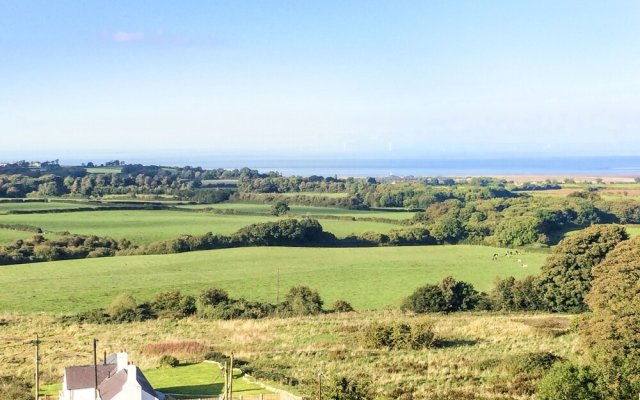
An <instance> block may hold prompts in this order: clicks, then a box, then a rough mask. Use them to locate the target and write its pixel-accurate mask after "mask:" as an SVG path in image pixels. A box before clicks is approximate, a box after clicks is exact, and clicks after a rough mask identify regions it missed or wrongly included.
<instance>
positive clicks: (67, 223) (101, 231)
mask: <svg viewBox="0 0 640 400" xmlns="http://www.w3.org/2000/svg"><path fill="white" fill-rule="evenodd" d="M277 219H278V218H277V217H273V216H268V215H258V216H254V215H230V214H229V215H224V214H214V213H206V212H190V211H174V210H127V211H125V210H112V211H85V212H75V213H51V214H21V215H0V224H27V225H34V226H38V227H41V228H42V229H44V230H45V231H52V232H64V231H68V232H71V233H76V234H83V235H97V236H110V237H113V238H116V239H121V238H126V239H129V240H131V241H132V242H133V243H136V244H143V243H149V242H152V241H156V240H165V239H174V238H177V237H179V236H180V235H187V234H188V235H203V234H205V233H207V232H213V233H219V234H224V235H228V234H231V233H234V232H236V231H237V230H238V229H240V228H242V227H245V226H247V225H250V224H253V223H261V222H268V221H275V220H277ZM321 224H322V226H323V227H324V228H325V230H327V231H329V232H332V233H333V234H335V235H336V236H338V237H344V236H347V235H349V234H351V233H356V232H366V231H374V232H388V231H390V230H392V229H395V228H399V227H400V226H398V225H395V224H389V223H383V222H372V221H351V220H330V219H324V220H322V221H321Z"/></svg>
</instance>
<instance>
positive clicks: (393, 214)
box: [179, 202, 415, 221]
mask: <svg viewBox="0 0 640 400" xmlns="http://www.w3.org/2000/svg"><path fill="white" fill-rule="evenodd" d="M289 207H290V208H291V210H290V211H289V215H296V216H298V215H300V216H305V215H314V216H319V217H321V216H331V215H334V216H340V217H354V218H385V219H393V220H398V221H401V220H405V219H411V217H413V216H414V214H415V212H406V211H401V210H400V211H364V210H348V209H345V208H336V207H316V206H297V205H291V206H289ZM179 208H187V209H207V208H211V209H214V210H236V211H238V212H242V213H252V214H269V212H270V210H271V205H270V204H264V203H233V202H226V203H218V204H193V205H184V206H179Z"/></svg>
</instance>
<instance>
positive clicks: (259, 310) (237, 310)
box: [198, 299, 276, 320]
mask: <svg viewBox="0 0 640 400" xmlns="http://www.w3.org/2000/svg"><path fill="white" fill-rule="evenodd" d="M275 310H276V307H275V306H274V305H272V304H269V303H260V302H257V301H248V300H245V299H238V300H230V301H229V302H227V303H219V304H218V305H216V306H204V307H201V308H200V309H199V310H198V317H200V318H205V319H224V320H230V319H260V318H267V317H270V316H272V315H274V314H275Z"/></svg>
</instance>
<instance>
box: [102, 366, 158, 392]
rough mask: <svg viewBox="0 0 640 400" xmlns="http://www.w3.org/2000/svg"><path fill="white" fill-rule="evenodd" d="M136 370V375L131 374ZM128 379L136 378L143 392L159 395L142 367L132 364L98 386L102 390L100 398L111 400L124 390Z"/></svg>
mask: <svg viewBox="0 0 640 400" xmlns="http://www.w3.org/2000/svg"><path fill="white" fill-rule="evenodd" d="M133 371H135V376H131V377H130V376H129V373H131V372H133ZM128 379H134V380H135V381H136V383H137V384H138V385H140V388H141V389H142V391H143V392H146V393H148V394H150V395H152V396H154V397H156V396H157V394H156V391H155V390H154V389H153V387H152V386H151V384H150V383H149V381H148V380H147V378H146V377H145V376H144V374H143V373H142V371H140V368H137V367H135V366H131V367H129V368H127V369H123V370H120V371H118V373H116V374H115V375H113V376H112V377H111V378H109V379H107V380H106V381H104V382H102V383H101V384H100V385H99V386H98V390H99V391H100V398H101V399H102V400H111V399H113V398H114V397H115V396H116V395H117V394H118V393H120V392H121V391H122V388H123V386H124V385H125V383H126V382H127V380H128Z"/></svg>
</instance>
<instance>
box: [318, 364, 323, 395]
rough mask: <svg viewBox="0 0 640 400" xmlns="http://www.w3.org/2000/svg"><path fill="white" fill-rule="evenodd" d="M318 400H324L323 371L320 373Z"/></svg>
mask: <svg viewBox="0 0 640 400" xmlns="http://www.w3.org/2000/svg"><path fill="white" fill-rule="evenodd" d="M318 400H322V371H318Z"/></svg>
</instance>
